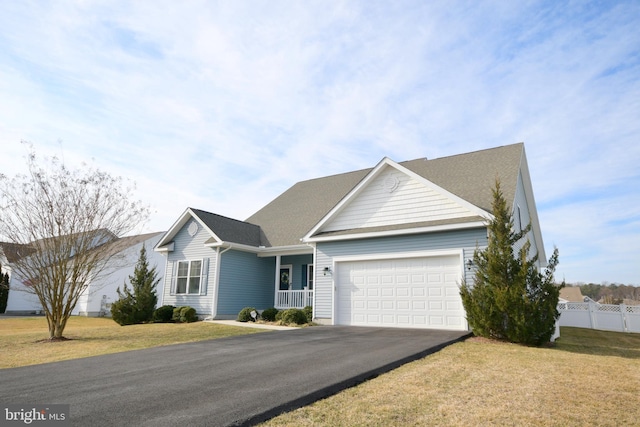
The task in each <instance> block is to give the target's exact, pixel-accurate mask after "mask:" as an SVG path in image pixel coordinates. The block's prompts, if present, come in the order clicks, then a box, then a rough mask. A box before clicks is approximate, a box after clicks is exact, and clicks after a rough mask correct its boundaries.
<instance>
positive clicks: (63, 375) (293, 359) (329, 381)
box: [0, 326, 467, 427]
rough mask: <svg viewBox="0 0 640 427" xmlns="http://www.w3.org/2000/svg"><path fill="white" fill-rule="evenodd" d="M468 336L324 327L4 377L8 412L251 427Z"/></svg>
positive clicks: (0, 379) (94, 421) (1, 385)
mask: <svg viewBox="0 0 640 427" xmlns="http://www.w3.org/2000/svg"><path fill="white" fill-rule="evenodd" d="M466 335H467V333H466V332H455V331H435V330H409V329H385V328H357V327H342V326H324V327H311V328H302V329H298V330H295V331H272V332H265V333H261V334H252V335H243V336H237V337H230V338H222V339H217V340H211V341H201V342H197V343H188V344H178V345H172V346H165V347H158V348H152V349H145V350H137V351H130V352H126V353H118V354H110V355H104V356H97V357H90V358H85V359H77V360H69V361H65V362H56V363H48V364H43V365H36V366H27V367H23V368H13V369H3V370H0V402H2V403H3V404H25V405H26V404H53V403H64V404H70V411H71V420H72V423H73V425H76V426H88V425H91V426H123V425H138V426H178V425H184V426H187V425H188V426H190V427H191V426H226V425H250V424H255V423H257V422H260V421H264V420H266V419H269V418H271V417H272V416H275V415H277V414H279V413H281V412H284V411H286V410H291V409H294V408H298V407H301V406H304V405H307V404H309V403H311V402H314V401H316V400H318V399H320V398H323V397H326V396H329V395H331V394H334V393H337V392H339V391H341V390H343V389H345V388H348V387H351V386H353V385H355V384H358V383H360V382H362V381H365V380H367V379H370V378H373V377H375V376H377V375H379V374H381V373H383V372H387V371H389V370H391V369H394V368H396V367H398V366H400V365H402V364H404V363H407V362H409V361H412V360H416V359H418V358H421V357H423V356H425V355H427V354H430V353H433V352H435V351H437V350H439V349H441V348H442V347H444V346H446V345H448V344H450V343H452V342H455V341H458V340H460V339H461V338H462V337H464V336H466ZM0 357H1V356H0Z"/></svg>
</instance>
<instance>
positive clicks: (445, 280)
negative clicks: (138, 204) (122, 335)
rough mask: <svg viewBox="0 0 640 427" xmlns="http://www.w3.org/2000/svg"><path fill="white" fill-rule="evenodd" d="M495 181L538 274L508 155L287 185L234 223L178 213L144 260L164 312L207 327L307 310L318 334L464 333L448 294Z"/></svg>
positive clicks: (501, 151) (519, 179)
mask: <svg viewBox="0 0 640 427" xmlns="http://www.w3.org/2000/svg"><path fill="white" fill-rule="evenodd" d="M496 179H499V180H500V182H501V187H502V191H503V194H504V197H505V199H506V200H507V201H508V203H509V204H510V207H511V208H512V211H513V215H514V221H515V224H514V225H515V227H516V228H518V229H520V228H523V227H525V226H526V225H527V224H528V223H529V221H531V223H532V229H531V232H530V233H529V234H528V238H529V239H530V241H531V250H532V252H535V251H538V252H539V255H540V261H539V267H544V266H545V264H544V263H545V261H544V260H545V259H546V257H545V252H544V246H543V243H542V235H541V232H540V226H539V222H538V216H537V211H536V205H535V201H534V196H533V189H532V186H531V180H530V176H529V169H528V166H527V160H526V156H525V150H524V144H522V143H519V144H514V145H509V146H504V147H499V148H493V149H488V150H482V151H477V152H473V153H467V154H461V155H457V156H450V157H444V158H440V159H433V160H427V159H424V158H422V159H417V160H412V161H407V162H402V163H396V162H394V161H393V160H391V159H388V158H384V159H382V160H381V161H380V162H379V163H378V164H377V165H376V166H375V167H373V168H371V169H364V170H359V171H354V172H349V173H344V174H339V175H333V176H327V177H324V178H318V179H311V180H308V181H303V182H299V183H297V184H295V185H294V186H292V187H291V188H289V189H288V190H287V191H285V192H284V193H283V194H281V195H280V196H278V197H277V198H276V199H275V200H273V201H272V202H270V203H269V204H267V205H266V206H265V207H263V208H262V209H260V210H259V211H258V212H256V213H255V214H254V215H252V216H251V217H249V218H248V219H247V220H246V221H238V220H235V219H231V218H226V217H223V216H220V215H216V214H213V213H210V212H205V211H202V210H198V209H192V208H188V209H186V210H185V212H184V213H183V214H182V215H181V216H180V217H179V218H178V220H177V221H176V222H175V224H173V226H172V227H171V228H170V229H169V231H167V233H166V234H165V235H164V236H163V237H162V239H161V240H160V242H159V243H158V245H157V246H156V248H155V250H156V251H158V252H160V253H163V254H165V255H166V257H167V258H166V273H165V282H164V296H163V301H164V304H172V305H178V306H181V305H190V306H192V307H194V308H195V309H196V310H197V312H198V314H199V315H201V316H203V317H211V318H219V319H223V318H234V317H236V315H237V313H238V312H239V311H240V310H241V309H242V308H243V307H247V306H252V307H255V308H256V309H258V310H263V309H266V308H269V307H277V308H281V309H282V308H288V307H304V306H305V305H312V306H313V317H314V320H315V321H316V322H319V323H323V324H344V325H368V326H391V327H410V328H435V329H456V330H467V329H468V325H467V322H466V318H465V312H464V308H463V306H462V302H461V298H460V295H459V286H460V283H461V281H462V280H468V281H472V280H473V274H474V266H473V253H474V251H475V249H476V248H484V247H486V245H487V227H486V222H487V219H489V218H491V214H490V212H491V209H492V208H491V206H492V201H493V195H492V189H493V188H494V186H495V182H496ZM520 244H521V243H520ZM516 249H517V248H516Z"/></svg>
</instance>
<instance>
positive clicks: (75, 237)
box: [0, 147, 149, 339]
mask: <svg viewBox="0 0 640 427" xmlns="http://www.w3.org/2000/svg"><path fill="white" fill-rule="evenodd" d="M27 166H28V171H29V172H28V174H26V175H16V176H15V177H14V178H8V177H7V176H4V175H1V174H0V236H2V238H5V239H8V240H9V241H10V242H12V243H16V244H21V245H26V246H27V247H28V248H29V251H28V254H27V255H26V256H23V257H21V258H20V259H19V260H17V261H15V262H14V263H13V265H12V267H13V274H14V275H16V276H17V277H18V278H20V281H21V282H22V286H21V287H20V288H17V289H12V291H14V290H22V291H24V292H28V293H31V294H33V295H35V296H36V297H37V298H38V300H39V301H40V303H41V304H42V308H43V311H44V314H45V316H46V318H47V322H48V325H49V338H50V339H63V335H62V333H63V331H64V328H65V326H66V324H67V320H68V319H69V316H71V312H72V311H73V309H74V307H75V305H76V303H77V302H78V298H79V297H80V295H81V294H82V293H83V291H84V290H85V289H86V288H87V286H88V285H89V283H90V282H91V281H92V280H96V279H98V278H99V277H101V276H102V275H105V274H108V273H109V272H110V271H111V269H112V268H117V266H118V263H119V260H118V256H119V254H120V252H119V251H118V240H119V237H121V236H123V235H126V234H127V233H129V232H131V231H133V230H134V229H135V228H136V227H138V226H140V225H141V224H142V223H144V221H146V219H147V218H148V215H149V209H148V207H147V206H145V205H143V204H142V203H141V202H140V201H131V200H129V197H130V195H131V194H132V190H133V188H134V187H133V185H132V184H129V183H125V181H123V179H122V178H121V177H112V176H111V175H109V174H108V173H106V172H102V171H100V170H98V169H94V168H91V167H89V166H87V165H83V167H82V168H80V169H76V170H70V169H69V168H67V167H66V166H65V165H64V163H62V162H60V161H59V160H58V159H57V158H56V157H53V158H45V161H44V162H43V163H42V165H41V164H39V163H38V161H37V159H36V155H35V153H34V151H33V147H31V149H30V152H29V154H28V156H27Z"/></svg>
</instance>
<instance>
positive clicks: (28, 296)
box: [3, 267, 42, 314]
mask: <svg viewBox="0 0 640 427" xmlns="http://www.w3.org/2000/svg"><path fill="white" fill-rule="evenodd" d="M3 271H4V267H3ZM25 289H26V288H25V286H24V285H23V284H22V278H21V277H20V276H19V275H18V274H17V273H14V274H12V275H11V278H10V279H9V298H8V299H7V308H6V310H5V313H7V314H11V313H15V314H33V313H37V312H40V311H42V304H40V301H39V300H38V297H36V296H35V295H34V294H32V293H29V292H25V291H24V290H25Z"/></svg>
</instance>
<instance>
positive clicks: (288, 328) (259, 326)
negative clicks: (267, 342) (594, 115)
mask: <svg viewBox="0 0 640 427" xmlns="http://www.w3.org/2000/svg"><path fill="white" fill-rule="evenodd" d="M205 322H208V323H218V324H220V325H228V326H240V327H243V328H254V329H271V330H273V331H295V330H296V329H300V328H296V327H291V326H280V325H270V324H268V323H257V322H238V321H237V320H205Z"/></svg>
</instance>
